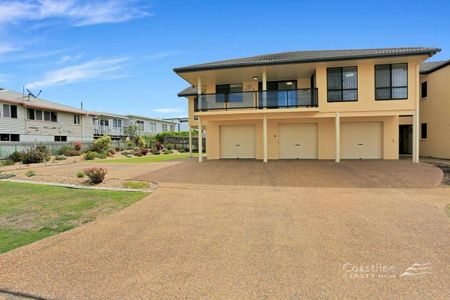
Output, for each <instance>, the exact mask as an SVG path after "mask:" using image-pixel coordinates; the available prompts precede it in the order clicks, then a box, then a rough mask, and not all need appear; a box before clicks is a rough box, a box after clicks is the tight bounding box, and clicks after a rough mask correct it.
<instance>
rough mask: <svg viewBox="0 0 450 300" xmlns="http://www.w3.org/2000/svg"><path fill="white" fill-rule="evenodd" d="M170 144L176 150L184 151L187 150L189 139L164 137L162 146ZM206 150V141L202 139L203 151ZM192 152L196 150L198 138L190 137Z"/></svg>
mask: <svg viewBox="0 0 450 300" xmlns="http://www.w3.org/2000/svg"><path fill="white" fill-rule="evenodd" d="M166 144H172V145H173V147H174V148H175V149H177V150H180V149H184V150H189V137H184V136H165V137H164V145H166ZM205 148H206V140H205V138H203V151H205ZM192 150H193V151H197V150H198V137H196V136H193V137H192Z"/></svg>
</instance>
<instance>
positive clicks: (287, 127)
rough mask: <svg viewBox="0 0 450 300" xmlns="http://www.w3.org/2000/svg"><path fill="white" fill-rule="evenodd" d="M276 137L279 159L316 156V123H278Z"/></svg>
mask: <svg viewBox="0 0 450 300" xmlns="http://www.w3.org/2000/svg"><path fill="white" fill-rule="evenodd" d="M278 138H279V144H278V145H279V146H278V149H279V157H280V158H281V159H316V158H317V124H280V125H279V132H278Z"/></svg>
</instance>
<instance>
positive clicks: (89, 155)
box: [84, 151, 97, 160]
mask: <svg viewBox="0 0 450 300" xmlns="http://www.w3.org/2000/svg"><path fill="white" fill-rule="evenodd" d="M95 157H97V152H94V151H88V152H86V154H85V155H84V159H85V160H94V159H95Z"/></svg>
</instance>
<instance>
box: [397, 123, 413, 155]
mask: <svg viewBox="0 0 450 300" xmlns="http://www.w3.org/2000/svg"><path fill="white" fill-rule="evenodd" d="M399 148H400V149H399V150H400V151H399V153H400V154H412V125H400V136H399Z"/></svg>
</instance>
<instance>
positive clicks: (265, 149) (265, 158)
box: [263, 115, 268, 163]
mask: <svg viewBox="0 0 450 300" xmlns="http://www.w3.org/2000/svg"><path fill="white" fill-rule="evenodd" d="M267 149H268V147H267V115H264V119H263V152H264V153H263V161H264V162H265V163H266V162H267V156H268V155H267Z"/></svg>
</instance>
